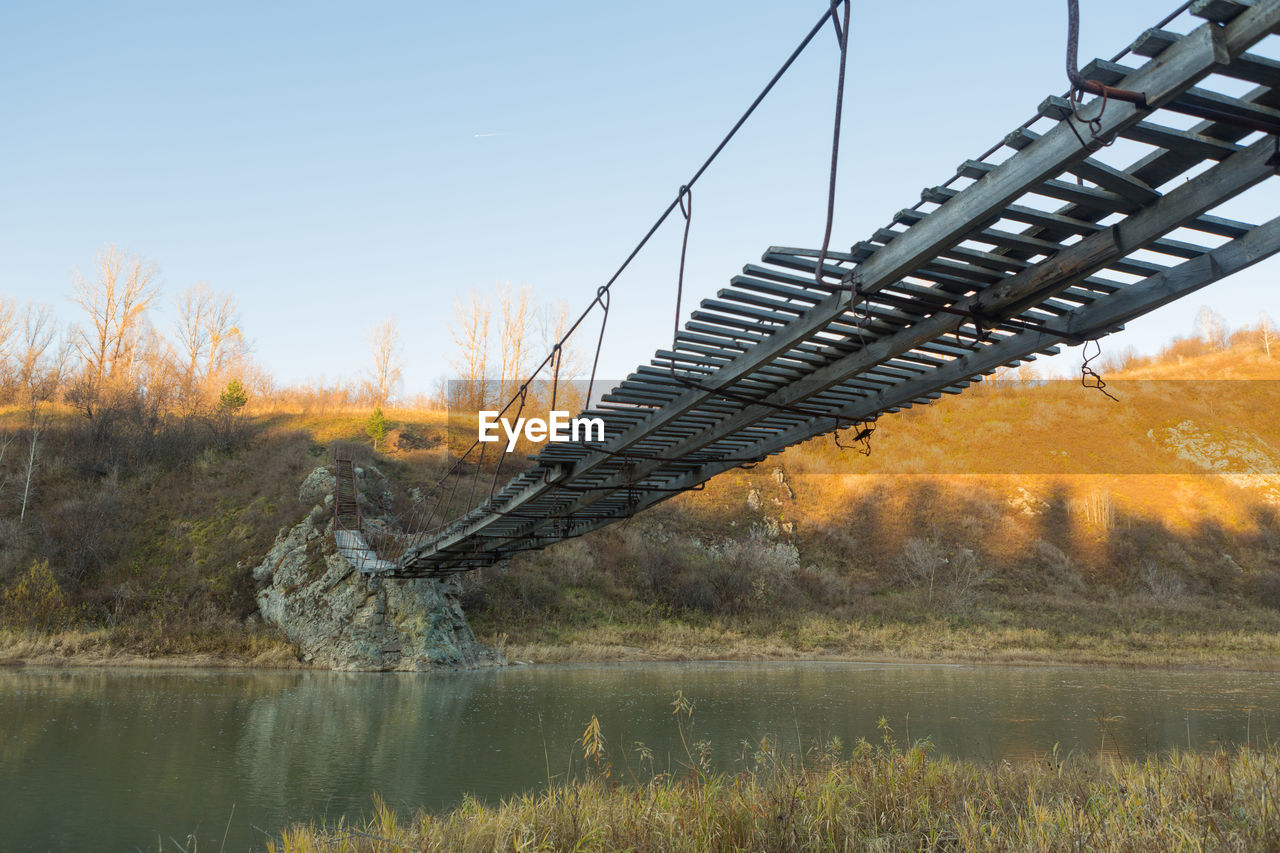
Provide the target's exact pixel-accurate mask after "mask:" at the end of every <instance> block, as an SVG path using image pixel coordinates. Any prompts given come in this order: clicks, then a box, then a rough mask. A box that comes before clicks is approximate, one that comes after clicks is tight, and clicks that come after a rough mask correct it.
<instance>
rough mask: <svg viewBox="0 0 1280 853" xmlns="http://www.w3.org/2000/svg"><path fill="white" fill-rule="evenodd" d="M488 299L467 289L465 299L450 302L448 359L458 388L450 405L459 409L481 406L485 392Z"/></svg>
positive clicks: (487, 347) (487, 348) (487, 350)
mask: <svg viewBox="0 0 1280 853" xmlns="http://www.w3.org/2000/svg"><path fill="white" fill-rule="evenodd" d="M491 310H492V309H491V306H490V303H489V298H488V297H487V296H482V295H481V294H480V293H479V292H477V291H474V290H473V291H471V294H470V296H469V297H468V299H467V301H466V302H462V301H460V300H456V301H455V302H454V305H453V342H454V344H456V345H457V347H458V349H457V355H456V356H455V357H454V359H453V360H452V361H451V362H450V363H451V364H452V365H453V369H454V370H456V371H457V373H458V383H459V384H458V388H457V389H456V393H455V394H453V395H451V396H453V397H454V398H455V399H451V400H450V401H449V403H450V405H452V406H457V407H459V408H463V409H477V410H479V409H483V408H484V407H485V404H486V402H487V398H488V396H489V395H488V394H487V393H486V389H485V387H484V381H485V373H486V372H487V370H488V366H489V315H490V312H491Z"/></svg>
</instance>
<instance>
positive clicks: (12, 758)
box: [0, 663, 1280, 851]
mask: <svg viewBox="0 0 1280 853" xmlns="http://www.w3.org/2000/svg"><path fill="white" fill-rule="evenodd" d="M677 691H681V692H682V693H683V695H684V696H685V697H687V698H688V699H690V700H692V701H693V703H694V716H693V721H694V727H695V728H694V737H695V738H696V739H698V740H703V739H705V740H708V741H710V742H711V744H712V749H713V758H714V760H715V762H716V764H717V765H718V766H719V767H721V768H723V769H726V770H732V769H734V768H735V767H736V766H739V764H738V762H739V761H740V760H741V756H742V754H743V751H744V749H746V748H747V747H746V746H744V744H754V743H757V742H758V741H759V740H760V738H762V737H765V736H769V737H772V738H773V739H774V740H775V741H776V742H777V743H778V744H779V745H780V746H781V748H783V749H786V750H795V749H796V748H797V745H800V746H801V747H808V746H810V745H812V744H813V743H815V742H816V741H818V740H827V739H830V738H832V737H839V738H840V739H842V740H843V741H844V743H845V744H846V745H847V744H850V743H852V742H853V741H854V740H856V739H857V738H859V737H864V738H867V739H868V740H872V741H876V742H878V741H879V739H880V737H881V733H880V731H879V730H878V728H877V721H878V720H879V719H880V718H882V717H883V718H884V719H885V720H886V721H887V723H888V725H889V726H890V727H891V728H892V729H893V731H894V736H895V737H896V738H897V739H898V740H899V741H902V742H906V741H908V740H916V739H920V738H928V739H929V740H930V741H931V742H932V744H933V745H934V747H935V749H936V750H937V751H939V752H941V753H945V754H948V755H954V756H961V757H971V758H977V759H1000V758H1011V759H1012V758H1026V757H1034V756H1038V755H1044V754H1046V753H1048V752H1050V751H1051V750H1053V749H1054V747H1055V744H1056V745H1057V748H1058V749H1059V751H1060V752H1062V753H1067V752H1071V751H1080V750H1084V751H1092V752H1097V751H1105V752H1108V753H1112V754H1118V755H1126V756H1133V755H1142V754H1144V753H1149V752H1153V751H1159V750H1161V749H1166V748H1169V747H1173V746H1179V747H1184V748H1185V747H1188V746H1190V747H1192V748H1195V749H1203V748H1212V747H1215V746H1218V745H1222V746H1231V745H1234V744H1240V743H1244V742H1245V741H1246V739H1250V740H1252V741H1253V742H1255V743H1257V742H1262V741H1264V740H1265V739H1266V738H1268V737H1269V736H1270V734H1271V732H1272V731H1273V730H1274V731H1276V732H1280V674H1278V673H1263V672H1220V671H1209V670H1176V671H1170V670H1124V669H1084V668H1068V667H981V666H945V665H901V664H878V663H877V664H871V663H868V664H859V663H688V664H626V665H579V666H538V667H510V668H505V669H499V670H489V671H482V672H468V673H448V674H429V675H427V674H399V673H376V674H375V673H329V672H260V671H252V672H235V671H198V672H193V671H185V670H182V671H172V670H170V671H156V670H90V669H57V670H38V669H26V670H9V671H0V724H2V727H3V728H2V734H0V850H3V851H19V850H23V851H25V850H86V849H96V850H134V849H139V850H155V849H157V846H159V847H161V848H163V849H165V850H170V851H173V850H178V849H181V848H180V847H178V846H175V841H176V842H178V843H180V844H181V845H182V847H189V846H190V844H189V842H188V840H187V839H188V837H189V836H195V837H196V838H197V839H198V842H199V843H198V847H199V849H200V850H204V851H208V850H219V849H222V844H223V839H224V836H225V840H226V844H225V849H226V850H229V851H232V850H249V849H257V848H260V847H261V846H263V844H264V843H265V841H266V839H267V836H268V834H269V833H274V832H277V831H279V829H280V828H282V827H283V826H285V825H287V824H288V822H290V821H293V820H305V819H311V818H316V819H319V818H324V819H327V820H330V821H332V820H335V819H336V818H338V817H339V816H342V815H346V816H348V817H359V816H360V815H362V814H367V813H368V812H369V810H370V808H371V806H372V802H373V799H372V798H373V795H374V793H375V792H377V793H379V794H381V796H382V797H383V798H384V799H386V801H387V802H388V803H389V804H390V805H391V806H392V807H394V808H396V809H397V810H401V811H402V812H403V813H412V812H413V811H414V810H415V809H416V808H417V807H419V806H425V807H427V808H430V809H442V808H447V807H449V806H451V805H453V804H455V803H457V802H458V801H459V800H460V799H461V798H462V797H463V796H464V795H466V794H472V795H474V796H476V797H479V798H481V799H484V800H489V801H496V800H498V799H500V798H502V797H504V796H507V795H510V794H514V793H517V792H519V791H524V790H528V789H532V788H538V787H540V786H545V785H546V784H547V780H548V778H551V779H553V780H554V779H556V778H562V777H563V775H564V774H565V772H566V770H567V769H568V767H569V765H570V763H571V762H572V761H573V760H574V757H575V755H579V756H580V747H575V741H576V740H577V739H578V738H580V737H581V735H582V732H583V729H584V727H585V726H586V723H587V722H588V721H589V720H590V718H591V716H592V715H593V714H594V715H596V716H598V718H599V720H600V723H601V727H602V730H603V733H604V735H605V737H606V739H607V742H608V744H609V747H610V749H611V752H612V755H613V759H612V760H613V763H614V766H615V768H616V771H615V772H616V773H617V774H618V775H622V776H623V777H624V778H625V777H626V766H627V764H628V763H630V764H631V765H632V766H637V765H638V764H639V763H640V757H639V753H638V752H637V751H636V746H637V744H640V743H643V744H644V745H645V746H646V747H647V748H648V749H649V750H651V751H652V753H653V755H654V762H655V763H656V765H657V767H658V769H664V768H666V767H668V766H671V767H678V762H679V760H680V759H681V758H682V757H683V755H684V753H683V750H682V748H681V747H680V736H679V732H678V730H677V727H676V724H675V721H674V718H673V714H672V699H673V696H674V695H675V693H676V692H677ZM579 763H580V761H579Z"/></svg>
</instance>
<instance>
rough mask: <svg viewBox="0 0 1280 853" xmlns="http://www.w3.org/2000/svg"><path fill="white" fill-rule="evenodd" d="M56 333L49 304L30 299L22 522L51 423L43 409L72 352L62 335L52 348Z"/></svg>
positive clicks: (24, 357)
mask: <svg viewBox="0 0 1280 853" xmlns="http://www.w3.org/2000/svg"><path fill="white" fill-rule="evenodd" d="M56 337H57V323H56V321H55V320H54V318H53V313H52V311H50V309H49V306H48V305H38V306H37V305H36V304H35V303H31V302H28V303H27V309H26V312H25V313H24V314H23V319H22V337H21V339H20V344H21V346H20V348H19V349H18V351H17V359H16V360H17V363H18V369H17V378H18V391H19V394H20V395H21V397H22V404H23V405H24V406H25V407H26V409H27V428H28V431H29V440H28V445H27V461H26V465H25V466H24V471H23V486H22V508H21V510H20V511H19V513H18V521H19V523H21V522H23V521H25V520H26V517H27V505H28V503H29V502H30V499H31V482H32V480H33V479H34V477H35V472H36V470H37V468H38V467H39V455H38V451H37V448H38V446H39V443H40V436H41V434H42V433H43V432H44V429H45V427H46V426H47V425H48V419H49V418H48V415H47V414H46V413H44V412H43V411H42V406H43V404H44V403H47V402H48V401H50V400H52V399H53V398H54V397H55V396H56V395H57V393H58V389H59V387H60V386H61V385H62V380H63V376H64V375H65V373H66V370H67V364H68V361H69V360H70V355H71V344H70V341H69V340H68V339H67V338H65V337H64V338H63V340H62V345H61V346H59V347H56V348H53V344H54V340H55V338H56Z"/></svg>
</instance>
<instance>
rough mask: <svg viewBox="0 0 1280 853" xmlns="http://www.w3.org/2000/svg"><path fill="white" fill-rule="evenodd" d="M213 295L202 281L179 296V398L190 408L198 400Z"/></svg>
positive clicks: (207, 345)
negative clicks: (180, 377)
mask: <svg viewBox="0 0 1280 853" xmlns="http://www.w3.org/2000/svg"><path fill="white" fill-rule="evenodd" d="M212 296H213V294H212V293H211V292H210V290H209V286H208V285H207V284H205V283H204V282H200V284H198V285H196V286H195V287H188V288H187V289H186V290H184V291H182V293H181V294H180V295H179V296H178V300H177V302H178V330H177V358H178V360H179V362H180V364H181V370H182V397H183V400H184V402H186V403H187V404H188V405H192V404H194V403H195V402H196V400H197V397H198V393H197V392H198V389H199V387H200V385H201V380H202V379H203V375H202V374H203V372H204V369H205V367H204V366H205V364H207V363H208V358H209V330H208V319H207V318H208V314H209V311H210V309H211V305H210V302H211V301H212Z"/></svg>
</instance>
